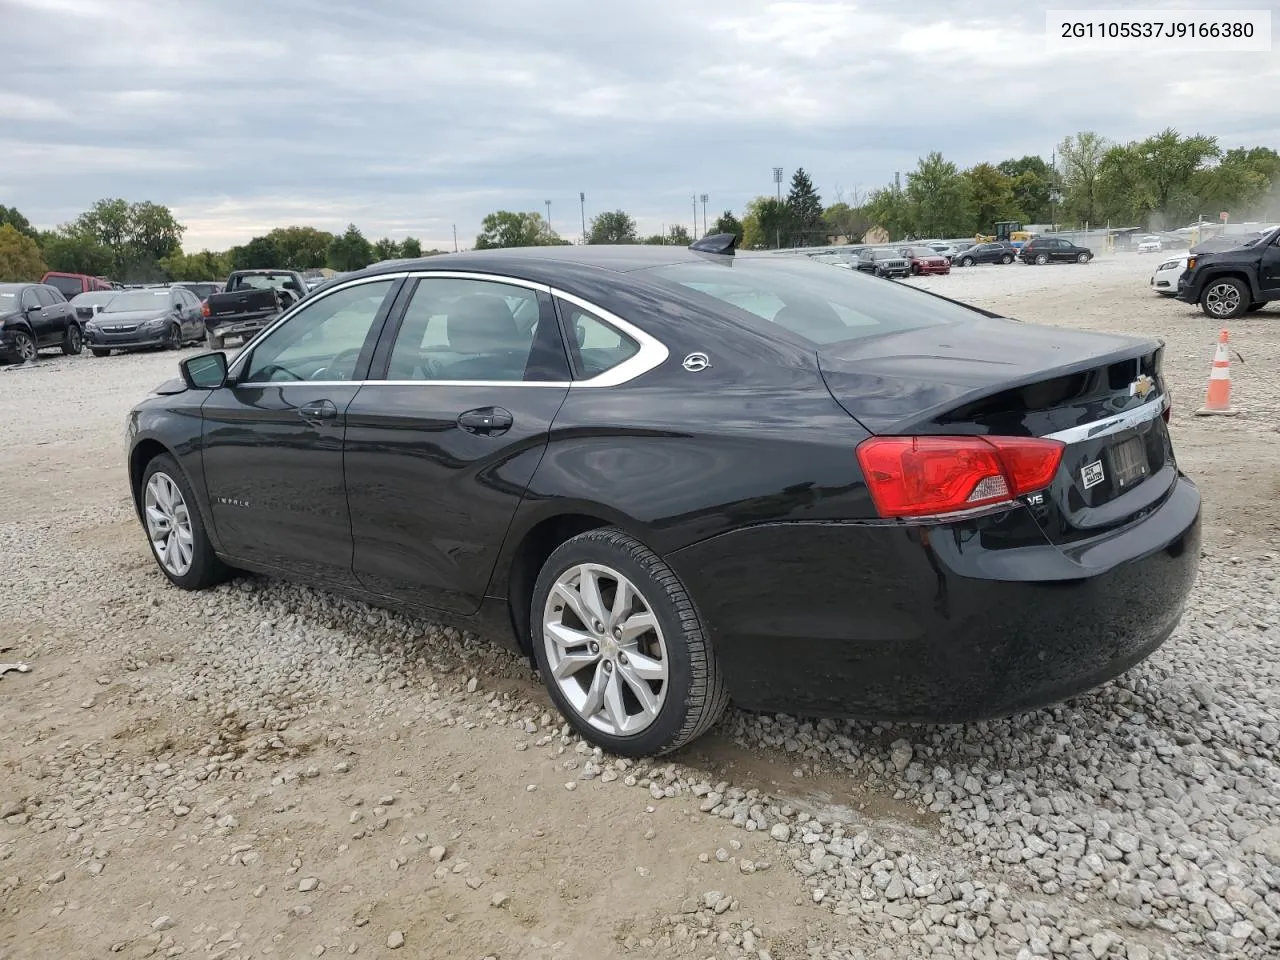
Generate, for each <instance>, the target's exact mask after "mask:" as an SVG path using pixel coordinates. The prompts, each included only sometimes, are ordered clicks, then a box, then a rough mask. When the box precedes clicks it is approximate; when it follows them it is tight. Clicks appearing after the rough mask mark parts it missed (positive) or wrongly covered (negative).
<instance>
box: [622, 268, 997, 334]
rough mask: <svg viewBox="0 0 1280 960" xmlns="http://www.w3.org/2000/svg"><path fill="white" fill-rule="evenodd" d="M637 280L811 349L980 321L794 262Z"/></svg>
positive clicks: (905, 290)
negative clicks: (770, 328)
mask: <svg viewBox="0 0 1280 960" xmlns="http://www.w3.org/2000/svg"><path fill="white" fill-rule="evenodd" d="M639 275H642V276H646V277H648V278H649V279H652V280H655V281H657V282H658V283H659V284H660V285H662V286H665V287H667V288H669V289H670V290H672V291H673V292H675V293H678V294H679V295H680V296H681V298H682V299H686V300H688V301H689V302H690V303H691V304H694V305H697V306H699V307H703V308H706V309H715V310H717V311H718V312H720V313H721V314H722V315H724V316H726V317H728V318H730V319H737V320H740V321H742V322H745V323H748V324H752V325H754V324H755V323H756V322H757V321H759V320H764V321H768V322H769V323H773V324H776V325H777V326H779V327H782V328H784V329H786V330H788V331H790V332H791V333H793V334H798V335H799V336H801V337H804V338H805V339H806V340H809V341H810V342H812V343H815V344H828V343H838V342H840V341H842V340H853V339H858V338H862V337H872V336H881V335H884V334H891V333H901V332H903V331H906V330H915V329H919V328H922V327H932V326H938V325H941V324H949V323H970V322H972V321H974V320H975V319H978V318H979V317H980V316H981V314H979V313H978V312H977V311H974V310H970V309H969V308H967V307H965V306H963V305H961V304H958V303H952V302H950V301H947V300H943V299H941V298H938V297H933V296H930V295H929V294H927V293H923V292H921V291H919V290H914V289H912V288H910V287H906V286H902V285H900V284H896V283H885V282H884V281H882V280H876V279H872V278H870V277H867V276H866V275H864V274H860V273H858V272H857V271H854V270H830V269H828V268H827V267H824V266H822V265H821V264H816V263H811V262H809V261H808V260H806V259H801V258H797V257H772V256H771V257H735V258H733V259H732V260H731V261H730V262H729V263H725V264H720V263H710V262H705V263H682V264H673V265H669V266H662V267H653V268H650V269H649V270H646V271H640V272H639Z"/></svg>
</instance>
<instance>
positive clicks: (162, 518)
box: [147, 506, 169, 533]
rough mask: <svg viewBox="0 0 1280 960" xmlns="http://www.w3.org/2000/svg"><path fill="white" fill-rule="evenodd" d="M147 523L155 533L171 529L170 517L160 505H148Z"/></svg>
mask: <svg viewBox="0 0 1280 960" xmlns="http://www.w3.org/2000/svg"><path fill="white" fill-rule="evenodd" d="M147 523H148V524H149V525H150V526H151V530H152V532H153V533H161V532H163V531H165V530H168V529H169V517H168V516H167V515H166V514H165V513H164V512H163V511H162V510H160V508H159V507H151V506H149V507H147Z"/></svg>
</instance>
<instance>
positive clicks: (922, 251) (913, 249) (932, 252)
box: [902, 247, 938, 257]
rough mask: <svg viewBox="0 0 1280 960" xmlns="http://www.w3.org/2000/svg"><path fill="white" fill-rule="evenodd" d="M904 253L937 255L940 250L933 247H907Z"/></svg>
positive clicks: (924, 255) (916, 255)
mask: <svg viewBox="0 0 1280 960" xmlns="http://www.w3.org/2000/svg"><path fill="white" fill-rule="evenodd" d="M902 252H903V254H904V255H905V256H908V257H936V256H937V255H938V251H937V250H934V249H933V248H932V247H905V248H904V249H903V251H902Z"/></svg>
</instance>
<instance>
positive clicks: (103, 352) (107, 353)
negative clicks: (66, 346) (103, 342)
mask: <svg viewBox="0 0 1280 960" xmlns="http://www.w3.org/2000/svg"><path fill="white" fill-rule="evenodd" d="M89 352H90V353H92V354H93V355H94V356H95V357H109V356H111V351H110V350H100V349H99V348H97V347H90V348H89Z"/></svg>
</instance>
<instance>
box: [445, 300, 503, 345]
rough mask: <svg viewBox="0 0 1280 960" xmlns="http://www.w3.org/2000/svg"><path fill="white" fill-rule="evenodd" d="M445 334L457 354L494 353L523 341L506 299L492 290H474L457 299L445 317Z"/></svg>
mask: <svg viewBox="0 0 1280 960" xmlns="http://www.w3.org/2000/svg"><path fill="white" fill-rule="evenodd" d="M445 335H446V336H447V337H448V338H449V346H450V347H451V348H452V349H454V350H456V351H457V352H458V353H492V352H494V351H497V350H511V349H513V348H516V347H518V346H519V344H520V332H519V330H518V329H517V328H516V320H515V317H513V316H512V315H511V308H510V307H508V306H507V301H505V300H503V299H502V297H498V296H494V295H493V294H489V293H473V294H470V295H468V296H465V297H459V298H458V299H457V300H456V301H454V303H453V304H452V305H451V306H450V308H449V313H448V316H447V317H446V318H445Z"/></svg>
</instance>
